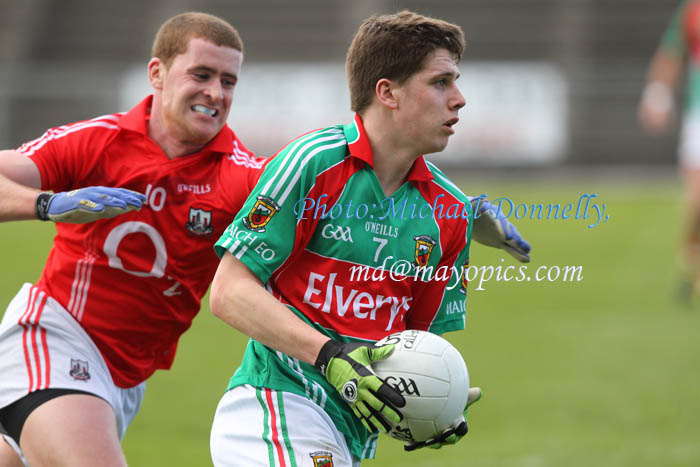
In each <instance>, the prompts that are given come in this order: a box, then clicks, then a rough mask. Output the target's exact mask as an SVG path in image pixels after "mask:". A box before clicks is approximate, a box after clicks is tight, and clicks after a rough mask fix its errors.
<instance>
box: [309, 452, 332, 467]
mask: <svg viewBox="0 0 700 467" xmlns="http://www.w3.org/2000/svg"><path fill="white" fill-rule="evenodd" d="M309 456H311V459H312V460H313V461H314V467H333V453H332V452H328V451H316V452H312V453H309Z"/></svg>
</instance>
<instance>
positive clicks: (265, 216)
mask: <svg viewBox="0 0 700 467" xmlns="http://www.w3.org/2000/svg"><path fill="white" fill-rule="evenodd" d="M279 210H280V207H279V206H278V205H277V203H275V201H274V200H273V199H272V198H269V197H267V196H263V195H259V196H258V198H257V200H256V201H255V204H254V205H253V209H251V210H250V213H249V214H248V216H246V217H245V218H244V219H243V225H245V226H246V228H247V229H248V230H252V231H253V232H264V231H265V226H266V225H267V223H268V222H270V219H272V216H274V215H275V214H277V213H278V212H279Z"/></svg>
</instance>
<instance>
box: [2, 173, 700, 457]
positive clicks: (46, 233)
mask: <svg viewBox="0 0 700 467" xmlns="http://www.w3.org/2000/svg"><path fill="white" fill-rule="evenodd" d="M460 185H461V186H462V187H463V189H464V190H465V191H467V192H469V193H480V192H483V191H486V192H487V193H489V194H490V195H491V196H492V197H496V196H507V197H509V198H511V199H513V200H514V201H516V202H518V203H520V202H524V203H533V202H544V203H550V202H551V203H560V204H564V203H569V202H571V203H574V204H575V203H576V202H577V200H578V197H579V196H580V194H582V193H591V192H593V193H597V194H598V195H599V198H598V199H599V200H600V201H601V202H605V203H606V204H607V208H606V213H607V214H610V216H611V217H610V220H609V221H608V222H607V223H605V224H602V225H599V226H598V227H596V228H594V229H589V228H587V227H586V226H585V223H583V222H582V221H576V220H572V219H570V220H567V221H563V220H558V221H554V220H549V221H547V220H539V221H536V220H529V219H522V220H520V221H518V222H517V225H518V228H519V229H520V231H521V232H522V233H523V234H524V235H525V236H526V238H527V239H528V240H530V241H531V242H532V244H533V247H534V252H533V262H532V263H531V264H530V265H529V274H531V275H532V274H534V271H535V269H536V268H537V267H538V266H541V265H548V266H549V265H558V266H566V265H582V266H583V280H582V281H581V282H574V283H571V282H569V283H563V282H555V283H547V282H535V281H534V280H533V281H530V282H520V283H516V282H507V283H506V282H500V283H497V282H495V281H493V280H491V281H489V282H485V283H484V290H482V291H479V290H475V286H474V284H473V283H472V285H471V287H470V291H469V298H468V319H467V330H466V331H465V332H461V333H453V334H451V335H448V336H447V337H448V338H449V339H450V340H451V341H452V342H453V343H454V344H455V345H456V346H457V347H458V348H459V349H460V350H461V351H462V353H463V355H464V357H465V360H466V361H467V365H468V366H469V370H470V375H471V379H472V383H473V384H474V385H480V386H482V387H483V388H484V398H483V399H482V400H481V401H480V402H479V403H478V404H476V405H475V406H474V408H473V409H472V410H471V412H470V419H469V422H470V434H469V435H468V436H467V437H466V438H465V439H464V440H463V441H462V442H461V443H460V444H459V445H457V446H455V447H450V448H445V449H442V450H440V451H433V450H425V452H420V451H419V452H416V453H404V452H403V450H402V447H401V444H400V443H399V442H397V441H394V440H391V439H389V438H382V440H381V441H380V446H379V450H378V455H377V459H376V460H374V461H368V462H366V465H368V466H393V465H396V466H402V467H410V466H426V467H427V466H436V465H441V466H462V465H468V466H480V467H481V466H488V467H490V466H508V467H518V466H522V467H538V466H543V467H544V466H551V467H562V466H567V467H575V466H580V467H590V466H615V467H617V466H634V467H640V466H649V467H652V466H653V467H658V466H664V467H666V466H697V465H700V443H698V440H699V439H700V424H699V423H698V419H700V397H699V396H698V393H699V388H700V370H699V368H700V339H698V335H700V308H698V307H696V308H695V309H689V308H684V307H682V306H679V305H678V304H676V303H675V301H674V291H675V279H676V259H677V242H678V239H679V238H680V230H679V226H680V217H679V216H680V203H679V196H680V195H679V193H680V190H679V188H678V187H677V186H676V182H675V181H666V182H657V183H653V182H651V181H649V180H646V181H643V182H642V181H640V182H638V183H637V184H634V183H619V182H614V181H604V180H602V181H597V180H588V181H586V180H570V181H566V182H559V183H554V182H552V181H548V180H537V181H531V182H520V183H517V184H514V183H513V182H512V181H511V180H469V179H464V180H461V182H460ZM52 235H53V230H52V227H51V226H50V225H45V224H39V223H38V222H23V223H11V224H3V225H0V240H1V242H0V255H1V256H0V257H2V264H3V265H5V268H4V269H5V271H6V272H5V277H3V278H2V281H0V299H1V300H0V301H2V303H3V304H6V303H7V302H9V300H10V298H11V297H12V296H13V295H14V293H15V292H16V290H17V289H18V287H19V285H20V284H21V283H22V282H24V281H31V280H35V279H36V277H37V276H38V274H39V272H40V270H41V266H42V264H43V261H44V258H45V256H46V253H47V251H48V245H49V244H50V239H51V237H52ZM502 258H503V259H504V261H503V262H502V263H501V261H500V260H501V259H502ZM471 264H473V265H477V266H478V265H488V264H491V265H495V266H498V265H499V264H502V265H503V267H505V266H507V265H511V264H515V265H517V264H516V263H515V262H514V261H513V260H511V259H510V257H506V256H503V255H502V254H500V253H499V251H497V250H493V249H487V248H484V247H482V246H479V245H474V246H473V248H472V254H471ZM205 304H206V300H205ZM3 306H4V305H3ZM246 340H247V339H246V338H245V337H244V336H242V335H241V334H240V333H238V332H236V331H233V330H231V329H229V328H227V326H225V325H224V324H223V323H221V322H219V321H218V320H216V319H215V318H214V317H212V316H211V314H210V313H209V312H208V308H207V306H206V305H205V307H204V309H203V310H202V313H200V314H199V316H198V317H197V318H196V320H195V322H194V324H193V326H192V329H191V330H190V331H188V332H187V333H186V334H185V336H184V337H183V339H182V340H181V344H180V348H179V350H178V356H177V358H176V359H175V364H174V366H173V368H172V370H171V371H168V372H164V371H161V372H157V373H156V375H154V377H153V378H151V380H149V383H148V390H147V391H146V398H145V401H144V406H143V408H142V410H141V413H140V414H139V416H138V417H137V418H136V419H135V421H134V422H133V424H132V425H131V427H130V429H129V431H128V432H127V436H126V439H125V441H124V449H125V451H126V454H127V458H128V459H129V462H130V465H133V466H205V465H210V464H211V461H210V459H209V453H208V452H209V428H210V425H211V420H212V417H213V414H214V410H215V407H216V404H217V402H218V400H219V397H220V396H221V394H222V391H223V389H224V387H225V385H226V382H227V380H228V378H229V376H230V375H231V373H232V371H233V369H234V367H235V366H236V364H237V363H238V362H239V361H240V358H241V354H242V351H243V348H244V346H245V342H246Z"/></svg>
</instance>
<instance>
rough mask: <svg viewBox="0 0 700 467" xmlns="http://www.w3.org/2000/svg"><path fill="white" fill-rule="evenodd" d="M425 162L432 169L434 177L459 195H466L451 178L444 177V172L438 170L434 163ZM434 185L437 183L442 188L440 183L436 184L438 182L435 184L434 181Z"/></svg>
mask: <svg viewBox="0 0 700 467" xmlns="http://www.w3.org/2000/svg"><path fill="white" fill-rule="evenodd" d="M425 162H426V164H427V165H428V167H429V168H431V169H432V170H431V172H432V173H433V176H434V177H435V178H439V179H440V181H441V182H442V183H444V184H445V185H447V186H449V187H451V188H453V189H455V190H456V191H457V193H459V194H462V195H464V193H463V192H462V190H461V189H460V188H459V187H458V186H457V185H455V184H454V183H453V182H452V180H450V179H449V178H447V177H445V175H443V173H442V171H441V170H440V169H438V168H437V167H436V166H435V164H433V163H432V162H428V161H425ZM433 183H435V184H436V185H438V186H440V184H438V183H436V182H434V181H433ZM464 196H465V197H466V196H467V195H464Z"/></svg>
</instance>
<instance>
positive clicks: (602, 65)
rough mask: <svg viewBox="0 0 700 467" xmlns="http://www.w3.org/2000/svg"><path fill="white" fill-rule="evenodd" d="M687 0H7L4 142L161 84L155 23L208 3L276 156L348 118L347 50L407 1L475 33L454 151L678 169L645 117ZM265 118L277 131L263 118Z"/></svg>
mask: <svg viewBox="0 0 700 467" xmlns="http://www.w3.org/2000/svg"><path fill="white" fill-rule="evenodd" d="M676 4H677V2H675V1H669V0H616V1H609V0H442V1H437V0H434V1H431V0H356V1H352V2H345V1H336V0H296V1H286V0H169V1H164V0H151V1H147V2H143V1H141V0H121V1H119V2H111V1H104V0H98V1H81V0H23V1H19V0H16V1H14V0H2V1H1V2H0V5H1V6H2V15H0V63H1V64H2V67H1V68H0V147H16V146H19V145H20V144H21V143H23V142H25V141H27V140H30V139H33V138H35V137H37V136H38V133H40V132H41V131H43V129H44V128H48V127H51V126H55V125H59V124H63V123H66V122H70V121H77V120H82V119H85V118H88V117H92V116H98V115H102V114H105V113H112V112H114V111H116V110H120V111H126V110H128V109H129V108H131V107H132V106H133V105H134V104H135V103H136V102H138V101H139V100H140V99H141V98H142V97H143V94H144V93H143V92H141V90H145V91H146V92H147V91H148V83H147V81H146V78H145V77H146V64H147V62H148V59H149V58H150V47H151V43H152V39H153V36H154V35H155V33H156V31H157V28H158V26H159V25H160V24H161V22H162V21H163V20H164V19H166V18H168V17H169V16H171V15H173V14H176V13H179V12H182V11H186V10H190V9H196V10H201V11H206V12H211V13H214V14H217V15H219V16H222V17H223V18H226V19H227V20H229V21H230V22H231V23H232V24H233V25H234V26H235V27H236V28H238V30H239V31H240V33H241V35H242V37H243V40H244V44H245V48H246V50H245V52H246V53H245V58H246V63H245V67H244V69H243V75H242V79H241V81H240V87H238V88H237V91H236V96H235V99H236V102H235V104H236V105H234V107H233V109H232V112H231V121H232V123H233V124H236V125H235V126H234V128H235V130H236V131H237V132H238V133H239V134H240V136H241V138H242V139H243V141H244V142H245V143H246V145H247V146H248V147H249V148H251V149H252V150H254V151H255V152H257V153H260V154H268V153H272V152H273V151H275V150H277V149H278V148H279V147H280V146H281V145H283V144H284V143H286V142H287V141H288V140H289V139H290V138H292V137H294V136H296V135H298V134H299V133H301V132H305V131H307V130H308V129H309V128H310V126H313V125H314V124H318V125H326V124H328V122H329V121H331V122H335V121H336V120H337V119H338V118H340V119H341V120H340V121H345V120H347V119H348V118H349V115H350V114H349V103H348V100H347V97H346V96H347V91H346V86H345V80H344V72H343V62H344V57H345V51H346V49H347V47H348V45H349V43H350V40H351V39H352V36H353V35H354V32H355V30H356V29H357V27H358V25H359V24H360V22H361V21H362V20H363V19H364V18H366V17H368V16H369V15H371V14H373V13H381V12H391V11H396V10H398V9H401V8H408V9H414V10H417V11H419V12H422V13H425V14H429V15H433V16H437V17H441V18H447V19H449V20H450V21H453V22H455V23H457V24H459V25H461V26H462V28H463V29H464V31H465V34H466V38H467V42H468V47H467V50H466V53H465V56H464V58H463V61H462V67H463V73H462V75H463V76H462V78H461V80H460V81H461V83H460V84H461V86H462V89H463V91H464V94H465V96H466V98H467V102H468V104H467V108H466V110H465V111H463V112H462V121H461V122H460V124H459V125H460V126H459V127H458V129H459V131H458V132H457V135H456V136H455V139H454V140H453V144H452V145H451V148H450V149H451V151H450V153H451V154H450V155H451V156H452V155H454V156H455V157H457V158H458V159H464V158H468V159H470V161H472V162H476V161H478V162H479V164H480V165H498V164H500V165H503V164H506V163H507V164H506V165H511V166H513V165H515V166H531V165H532V164H540V165H547V166H551V165H557V166H559V165H567V166H575V165H577V166H590V165H593V164H604V165H610V164H613V165H619V164H625V165H634V166H640V165H644V166H648V165H655V166H669V165H671V164H673V162H674V160H675V158H674V151H673V144H674V141H675V139H674V138H673V136H674V135H672V134H671V135H668V136H667V137H665V138H662V139H655V140H652V139H650V138H648V137H646V136H645V135H644V134H643V133H642V132H641V131H640V130H639V128H638V127H637V125H636V121H635V118H634V114H635V111H636V103H637V100H638V98H639V95H640V93H641V90H642V86H643V82H644V78H645V73H646V72H645V70H646V67H647V65H648V61H649V59H650V56H651V54H652V52H653V51H654V49H655V47H656V45H657V42H658V39H659V37H660V35H661V32H662V30H663V28H664V27H665V25H666V23H667V21H668V20H669V18H670V15H671V13H672V11H673V8H674V7H675V5H676ZM309 99H311V100H309ZM319 112H323V113H319ZM300 115H301V116H303V117H304V118H301V119H299V118H297V117H298V116H300ZM329 118H330V120H329ZM310 120H311V121H310ZM266 124H269V125H270V126H272V127H273V128H274V129H275V131H274V132H272V133H273V134H272V135H271V134H270V133H271V132H270V131H268V130H267V128H265V129H264V130H261V129H260V128H261V127H264V126H267V125H266ZM277 133H280V134H279V136H276V134H277ZM458 138H459V139H458ZM458 142H459V143H462V144H459V145H458V144H457V143H458ZM457 146H459V151H457V149H458V148H457ZM484 156H488V157H484ZM449 159H453V157H450V158H449Z"/></svg>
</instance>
